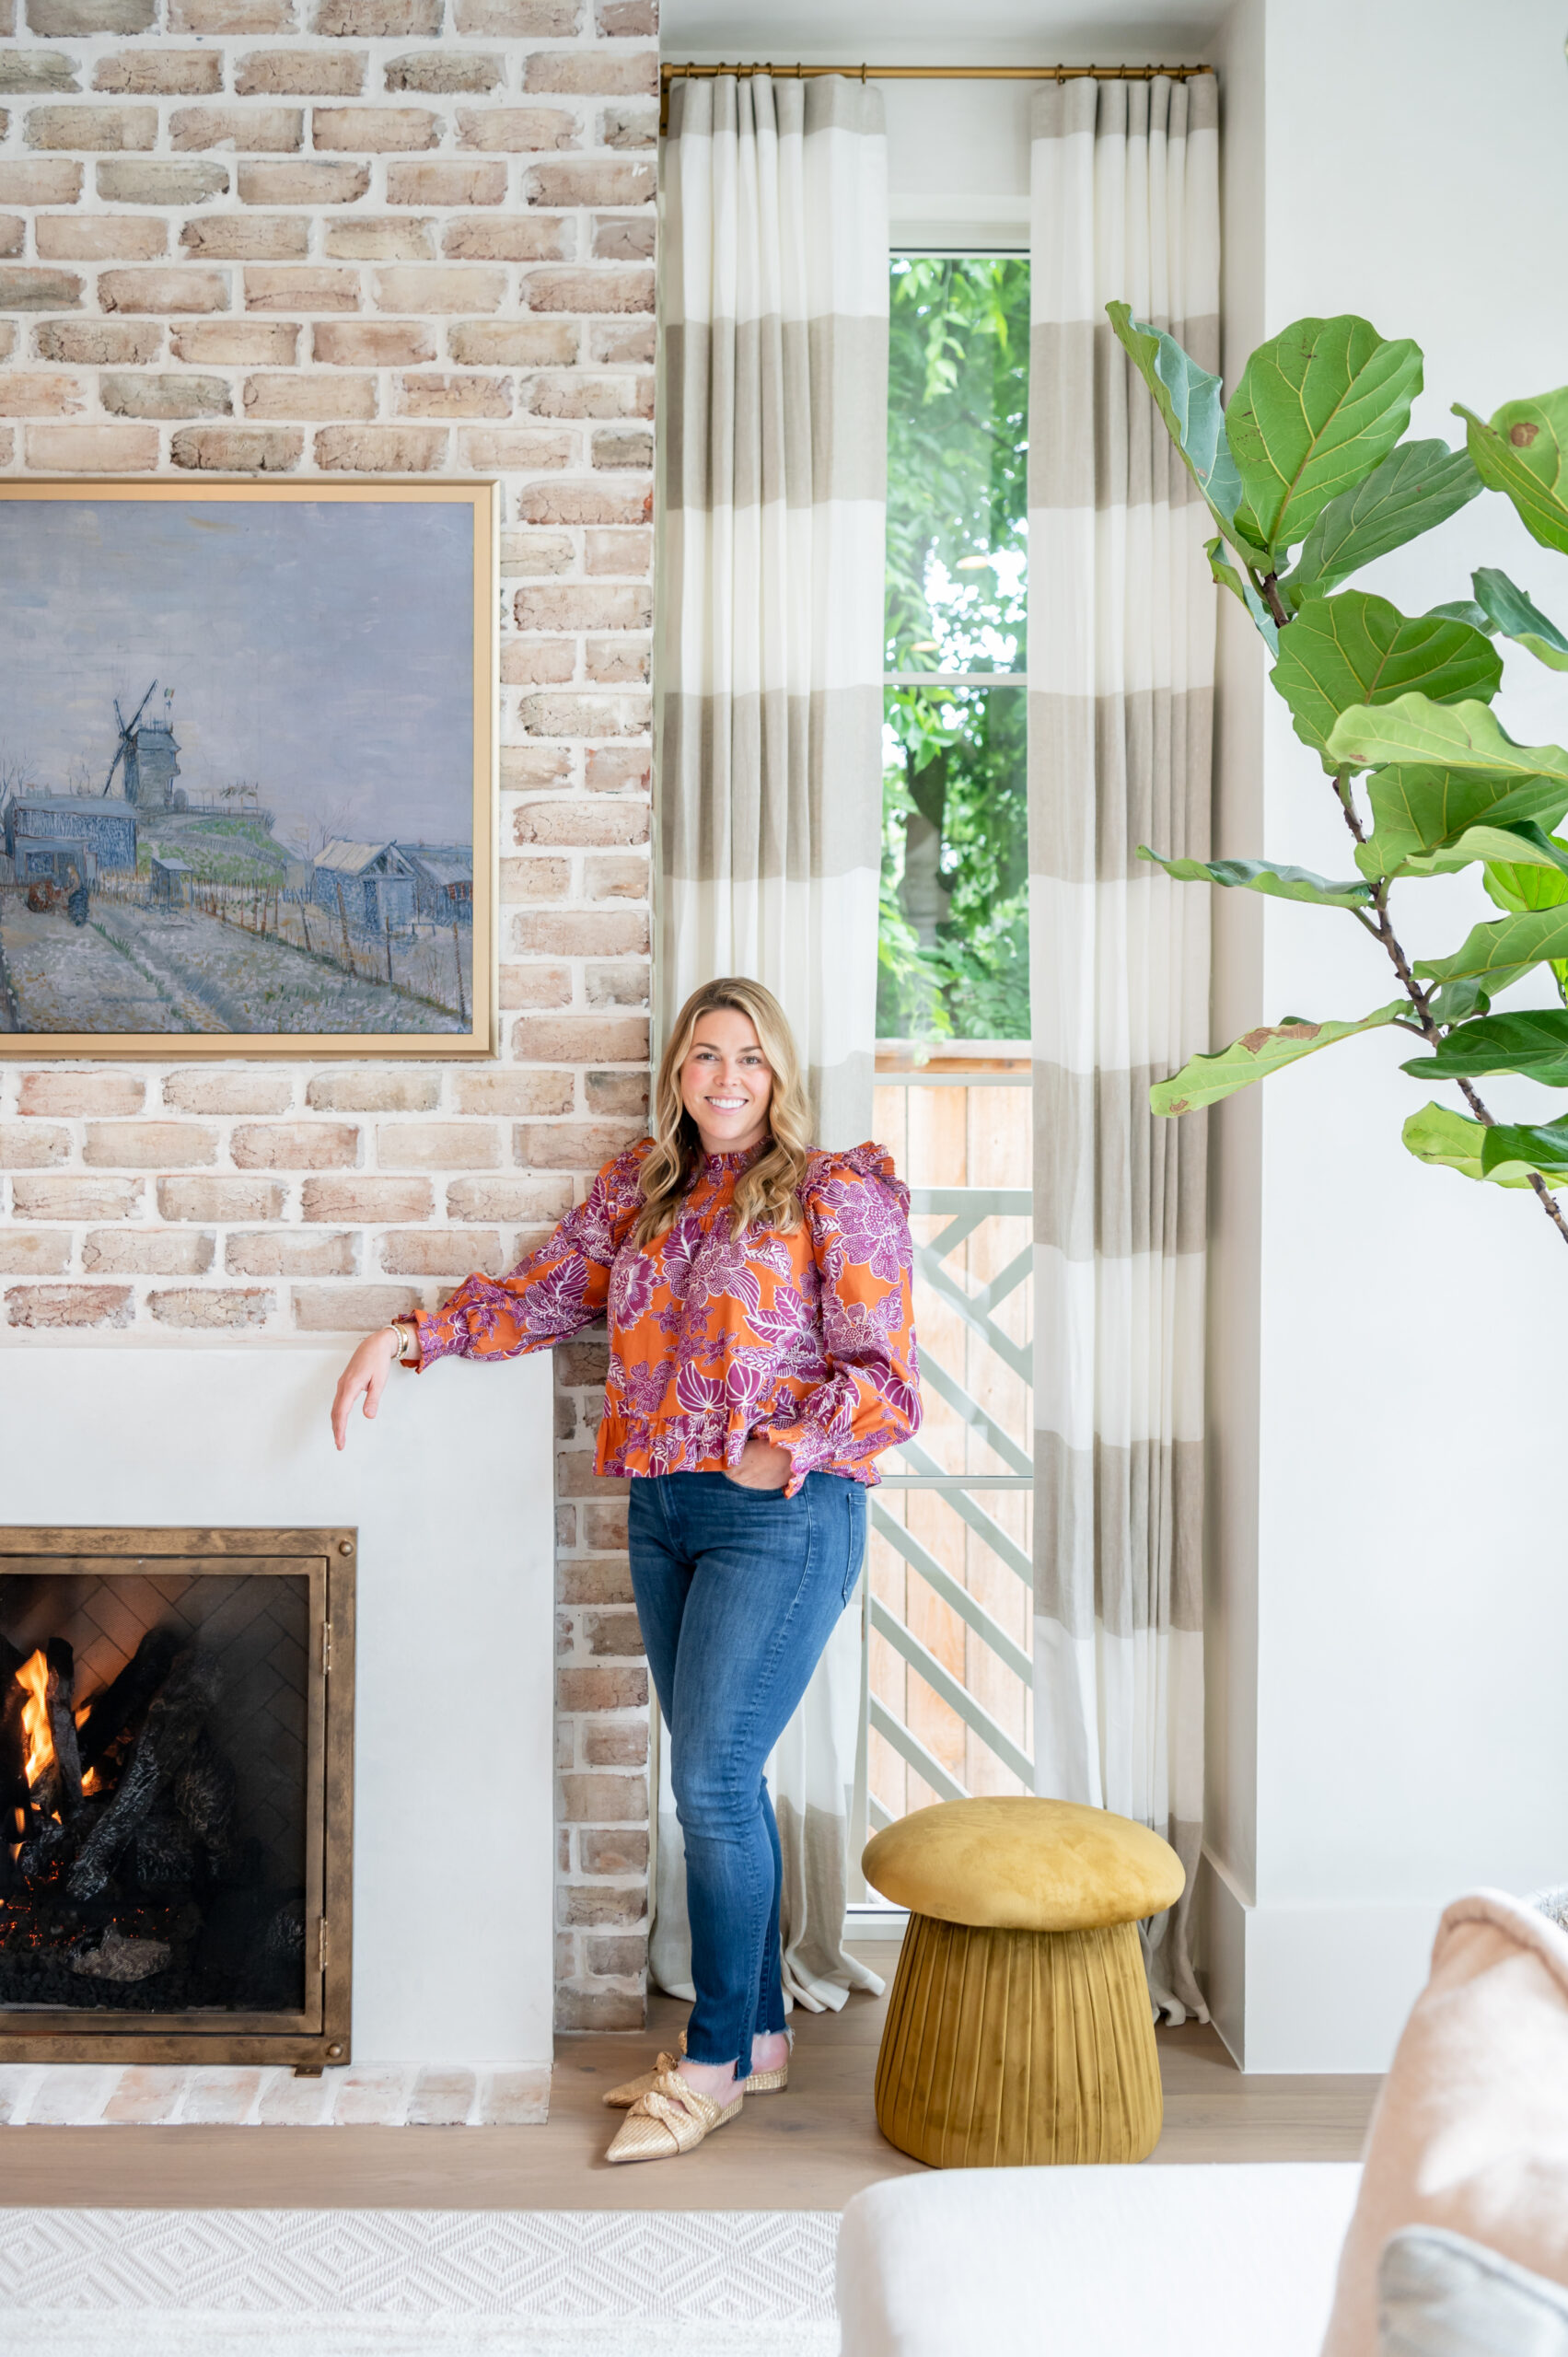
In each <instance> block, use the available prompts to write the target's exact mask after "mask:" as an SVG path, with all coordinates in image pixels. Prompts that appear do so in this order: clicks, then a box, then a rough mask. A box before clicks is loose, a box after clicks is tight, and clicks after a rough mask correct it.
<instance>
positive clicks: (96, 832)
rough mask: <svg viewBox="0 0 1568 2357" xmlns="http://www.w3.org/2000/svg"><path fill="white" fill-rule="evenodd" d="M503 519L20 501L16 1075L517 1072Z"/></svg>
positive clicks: (285, 498) (186, 490)
mask: <svg viewBox="0 0 1568 2357" xmlns="http://www.w3.org/2000/svg"><path fill="white" fill-rule="evenodd" d="M495 497H496V494H495V487H494V484H493V483H488V482H459V481H453V482H413V483H397V484H383V483H358V482H355V483H337V482H316V481H310V482H299V481H294V482H278V483H273V482H192V483H186V482H161V481H159V482H50V481H29V482H14V481H7V482H0V1055H3V1054H4V1053H5V1052H6V1047H7V1042H6V1039H5V1037H4V1036H3V1035H6V1034H11V1035H13V1039H16V1035H20V1037H22V1038H25V1039H26V1041H27V1046H26V1049H25V1051H23V1052H25V1053H26V1054H27V1055H28V1056H29V1058H31V1057H34V1056H47V1055H59V1056H82V1055H91V1056H95V1057H96V1056H114V1055H122V1056H135V1055H144V1056H145V1055H168V1053H170V1052H171V1051H173V1052H175V1053H177V1054H179V1055H180V1056H182V1057H183V1056H191V1055H200V1054H208V1055H221V1056H234V1055H265V1054H273V1055H285V1054H286V1055H296V1056H299V1055H307V1056H331V1055H356V1056H364V1055H366V1054H372V1055H377V1056H379V1055H388V1056H398V1055H412V1056H430V1055H433V1054H435V1055H442V1056H487V1055H491V1054H493V1053H494V1022H495V1012H494V1010H495V981H494V955H495V950H494V944H495V868H496V861H495V827H494V798H495V779H494V769H495V716H494V696H495V645H494V637H495V627H496V580H495V563H496V517H495ZM17 1048H19V1039H16V1047H14V1048H13V1051H16V1049H17Z"/></svg>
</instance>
